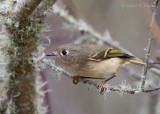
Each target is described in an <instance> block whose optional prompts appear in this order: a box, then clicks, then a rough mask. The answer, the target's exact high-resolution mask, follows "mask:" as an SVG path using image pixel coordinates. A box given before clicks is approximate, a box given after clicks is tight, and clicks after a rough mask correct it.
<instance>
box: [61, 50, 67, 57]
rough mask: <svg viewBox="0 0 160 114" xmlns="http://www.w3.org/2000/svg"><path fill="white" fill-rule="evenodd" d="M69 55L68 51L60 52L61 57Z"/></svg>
mask: <svg viewBox="0 0 160 114" xmlns="http://www.w3.org/2000/svg"><path fill="white" fill-rule="evenodd" d="M68 53H69V51H68V50H62V51H61V52H60V55H61V56H66V55H68Z"/></svg>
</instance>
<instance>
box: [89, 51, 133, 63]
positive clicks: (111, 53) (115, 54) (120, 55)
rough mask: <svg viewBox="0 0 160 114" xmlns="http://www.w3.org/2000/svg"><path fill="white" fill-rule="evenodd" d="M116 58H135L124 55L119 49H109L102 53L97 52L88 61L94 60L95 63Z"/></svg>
mask: <svg viewBox="0 0 160 114" xmlns="http://www.w3.org/2000/svg"><path fill="white" fill-rule="evenodd" d="M114 57H118V58H122V59H123V58H124V59H130V58H134V57H133V56H130V55H128V54H126V53H123V52H122V51H120V50H117V49H107V50H104V51H101V52H96V53H93V54H92V55H91V56H90V57H89V58H88V59H89V60H94V61H101V60H105V59H109V58H114Z"/></svg>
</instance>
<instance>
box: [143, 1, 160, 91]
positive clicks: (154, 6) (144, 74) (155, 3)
mask: <svg viewBox="0 0 160 114" xmlns="http://www.w3.org/2000/svg"><path fill="white" fill-rule="evenodd" d="M158 2H159V0H156V1H155V2H154V3H153V8H154V11H153V14H152V19H151V23H150V35H151V37H150V38H149V41H148V46H147V49H146V51H147V53H146V55H145V58H146V59H145V63H146V64H145V65H144V69H143V74H142V84H141V89H142V91H144V86H145V82H146V77H147V71H148V67H149V58H150V53H151V43H152V40H153V35H152V32H151V29H152V26H153V21H154V20H155V16H156V12H157V7H158Z"/></svg>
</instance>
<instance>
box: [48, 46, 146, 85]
mask: <svg viewBox="0 0 160 114" xmlns="http://www.w3.org/2000/svg"><path fill="white" fill-rule="evenodd" d="M46 56H54V57H55V59H56V61H57V62H58V63H59V64H60V65H62V66H64V67H65V69H66V70H67V71H69V72H70V73H72V74H73V75H74V76H73V83H74V84H77V83H78V82H79V79H80V78H91V79H102V80H103V81H104V83H105V82H107V81H108V80H110V79H112V78H113V77H115V76H116V74H117V72H118V70H119V69H120V68H121V67H123V66H124V65H125V64H126V63H133V64H139V65H144V64H145V63H143V62H142V61H140V60H137V59H136V58H135V57H134V56H131V55H129V54H127V53H124V52H121V51H120V50H117V49H112V48H108V47H107V46H99V45H93V44H65V45H61V46H59V47H58V48H56V49H55V50H54V51H53V52H51V53H49V54H46Z"/></svg>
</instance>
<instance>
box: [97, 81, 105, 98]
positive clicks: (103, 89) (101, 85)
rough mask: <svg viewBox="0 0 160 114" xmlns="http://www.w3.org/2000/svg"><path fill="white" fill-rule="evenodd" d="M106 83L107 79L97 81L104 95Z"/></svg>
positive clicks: (98, 87)
mask: <svg viewBox="0 0 160 114" xmlns="http://www.w3.org/2000/svg"><path fill="white" fill-rule="evenodd" d="M105 84H106V82H105V81H101V82H99V83H97V85H96V87H97V89H100V93H101V94H102V95H103V94H104V91H105V88H104V85H105Z"/></svg>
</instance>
